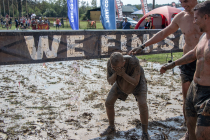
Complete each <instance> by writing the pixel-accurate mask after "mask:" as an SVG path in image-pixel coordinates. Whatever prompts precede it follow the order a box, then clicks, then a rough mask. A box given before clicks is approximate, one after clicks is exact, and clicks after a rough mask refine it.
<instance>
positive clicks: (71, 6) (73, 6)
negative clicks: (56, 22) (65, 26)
mask: <svg viewBox="0 0 210 140" xmlns="http://www.w3.org/2000/svg"><path fill="white" fill-rule="evenodd" d="M67 7H68V17H69V23H70V25H71V28H72V29H73V30H79V14H78V2H77V0H67Z"/></svg>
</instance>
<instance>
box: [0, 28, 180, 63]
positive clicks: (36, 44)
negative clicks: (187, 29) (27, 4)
mask: <svg viewBox="0 0 210 140" xmlns="http://www.w3.org/2000/svg"><path fill="white" fill-rule="evenodd" d="M158 31H160V30H156V29H154V30H117V31H116V30H114V31H107V30H94V31H85V30H84V31H83V30H79V31H76V32H75V31H49V30H36V31H1V32H0V65H8V64H24V63H43V62H51V61H67V60H79V59H96V58H107V57H109V56H110V54H111V53H113V52H116V51H117V52H122V53H123V54H127V53H128V52H129V51H130V50H131V49H133V48H136V47H138V46H139V45H141V44H143V43H144V42H145V41H147V40H148V39H149V38H151V37H152V36H153V35H154V34H156V33H157V32H158ZM183 45H184V37H183V35H182V33H181V31H180V30H179V31H177V32H175V33H174V34H171V35H170V36H168V37H167V38H165V39H164V40H163V41H161V42H158V43H157V44H154V45H151V46H149V47H146V48H145V49H144V52H143V53H142V54H141V55H145V54H157V53H166V52H180V51H182V46H183Z"/></svg>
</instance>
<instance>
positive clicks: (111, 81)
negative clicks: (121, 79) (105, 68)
mask: <svg viewBox="0 0 210 140" xmlns="http://www.w3.org/2000/svg"><path fill="white" fill-rule="evenodd" d="M116 79H117V74H116V72H115V73H113V74H112V76H110V77H108V76H107V81H108V82H109V84H110V85H113V84H114V83H115V81H116Z"/></svg>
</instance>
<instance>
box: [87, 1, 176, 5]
mask: <svg viewBox="0 0 210 140" xmlns="http://www.w3.org/2000/svg"><path fill="white" fill-rule="evenodd" d="M83 1H88V2H89V4H90V3H91V1H92V0H83ZM121 1H122V2H123V4H124V5H127V4H140V0H121ZM172 2H175V3H178V2H179V0H155V3H156V4H168V3H169V4H171V3H172ZM147 3H153V0H147ZM97 5H98V6H100V0H97Z"/></svg>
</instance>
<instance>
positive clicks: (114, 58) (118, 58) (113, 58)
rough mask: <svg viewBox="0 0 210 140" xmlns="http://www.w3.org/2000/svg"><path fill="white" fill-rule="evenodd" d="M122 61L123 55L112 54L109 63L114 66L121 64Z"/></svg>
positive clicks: (118, 53)
mask: <svg viewBox="0 0 210 140" xmlns="http://www.w3.org/2000/svg"><path fill="white" fill-rule="evenodd" d="M123 60H124V58H123V55H122V54H121V53H120V52H113V53H112V54H111V56H110V62H111V64H112V65H113V66H116V65H117V64H118V63H119V62H122V61H123Z"/></svg>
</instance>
